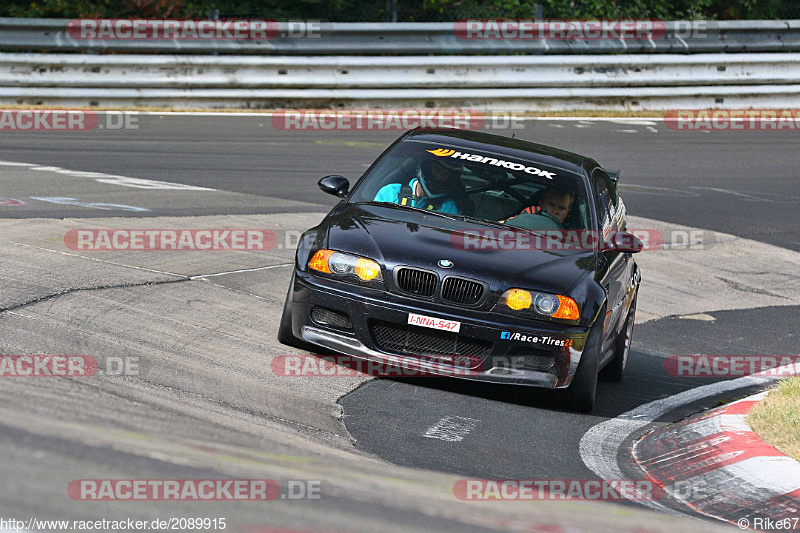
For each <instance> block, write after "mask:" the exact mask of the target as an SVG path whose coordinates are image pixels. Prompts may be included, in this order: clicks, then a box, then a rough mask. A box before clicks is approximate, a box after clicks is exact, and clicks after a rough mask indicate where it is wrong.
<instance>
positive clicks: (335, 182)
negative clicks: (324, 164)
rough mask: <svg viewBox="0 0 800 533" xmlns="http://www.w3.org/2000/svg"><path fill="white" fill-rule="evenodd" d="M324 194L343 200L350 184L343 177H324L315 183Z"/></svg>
mask: <svg viewBox="0 0 800 533" xmlns="http://www.w3.org/2000/svg"><path fill="white" fill-rule="evenodd" d="M317 185H318V186H319V188H320V190H321V191H322V192H324V193H328V194H332V195H333V196H338V197H339V198H345V197H346V196H347V193H348V192H349V191H350V182H349V181H348V180H347V178H345V177H344V176H335V175H334V176H325V177H324V178H322V179H321V180H319V182H318V183H317Z"/></svg>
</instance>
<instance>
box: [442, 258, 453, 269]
mask: <svg viewBox="0 0 800 533" xmlns="http://www.w3.org/2000/svg"><path fill="white" fill-rule="evenodd" d="M439 266H440V267H442V268H451V267H452V266H453V262H452V261H450V260H449V259H441V260H440V261H439Z"/></svg>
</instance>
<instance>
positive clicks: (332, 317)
mask: <svg viewBox="0 0 800 533" xmlns="http://www.w3.org/2000/svg"><path fill="white" fill-rule="evenodd" d="M311 320H313V321H314V322H316V323H317V324H319V325H320V326H329V327H332V328H336V329H346V330H352V329H353V323H352V322H350V317H349V316H347V315H346V314H345V313H342V312H340V311H334V310H332V309H327V308H325V307H315V308H314V309H312V310H311Z"/></svg>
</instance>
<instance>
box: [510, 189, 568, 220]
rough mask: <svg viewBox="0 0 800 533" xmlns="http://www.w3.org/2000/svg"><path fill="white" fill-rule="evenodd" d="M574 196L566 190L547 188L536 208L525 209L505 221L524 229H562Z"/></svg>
mask: <svg viewBox="0 0 800 533" xmlns="http://www.w3.org/2000/svg"><path fill="white" fill-rule="evenodd" d="M574 201H575V195H574V194H573V193H572V191H568V190H566V189H556V188H552V187H551V188H549V189H547V191H546V192H545V193H544V196H543V197H542V199H541V201H540V202H539V205H538V206H535V205H534V206H530V207H526V208H525V209H524V210H523V211H522V213H520V214H519V215H517V216H514V217H511V218H509V219H508V220H506V221H505V222H506V223H509V224H511V225H513V226H517V227H520V228H525V229H564V220H565V219H566V218H567V215H569V212H570V211H571V210H572V203H573V202H574Z"/></svg>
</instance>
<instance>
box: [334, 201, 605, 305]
mask: <svg viewBox="0 0 800 533" xmlns="http://www.w3.org/2000/svg"><path fill="white" fill-rule="evenodd" d="M321 229H322V230H323V231H325V233H326V239H325V240H326V241H327V242H326V243H325V244H323V245H324V246H325V247H326V248H329V249H331V250H339V251H343V252H350V253H353V254H357V255H361V256H364V257H369V258H372V259H375V260H377V261H378V262H379V263H381V264H382V265H383V266H384V267H385V268H386V269H387V271H391V270H392V269H394V267H395V266H398V265H410V266H416V267H419V268H424V269H428V270H433V271H436V272H439V273H440V275H441V276H445V275H456V276H464V277H468V278H473V279H478V280H482V281H485V282H487V283H488V284H489V286H490V287H491V288H492V289H493V290H501V289H504V288H508V287H512V286H514V287H523V288H531V289H538V290H542V291H546V292H554V293H558V294H566V293H567V290H568V289H569V288H570V287H571V286H572V285H573V284H574V283H575V282H576V281H577V280H578V278H579V277H580V276H581V275H583V274H585V273H586V272H589V271H594V269H595V254H594V252H593V251H583V250H580V251H574V250H573V251H565V250H552V249H548V250H541V249H521V248H522V247H520V246H514V247H513V248H512V249H500V248H501V243H502V245H503V246H506V247H508V246H510V245H511V243H512V242H514V240H513V237H510V236H509V235H510V234H508V233H505V234H503V233H502V232H505V231H507V230H503V229H500V228H495V227H491V226H485V225H481V224H476V223H473V222H470V221H464V220H453V219H448V218H443V217H440V216H436V215H433V214H425V213H420V212H414V211H408V210H404V209H400V208H395V207H390V206H382V205H374V204H342V205H340V207H338V208H337V209H334V211H332V212H331V213H330V215H328V217H327V218H326V220H325V221H324V222H323V227H322V228H321ZM465 235H466V236H467V239H470V238H471V239H472V240H468V241H467V242H466V243H465V240H464V237H465ZM526 235H527V234H526ZM479 236H480V237H481V238H483V240H479ZM487 237H488V238H487ZM479 243H480V244H479ZM441 260H448V261H450V262H452V264H453V266H452V267H450V268H442V267H441V266H439V261H441Z"/></svg>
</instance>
